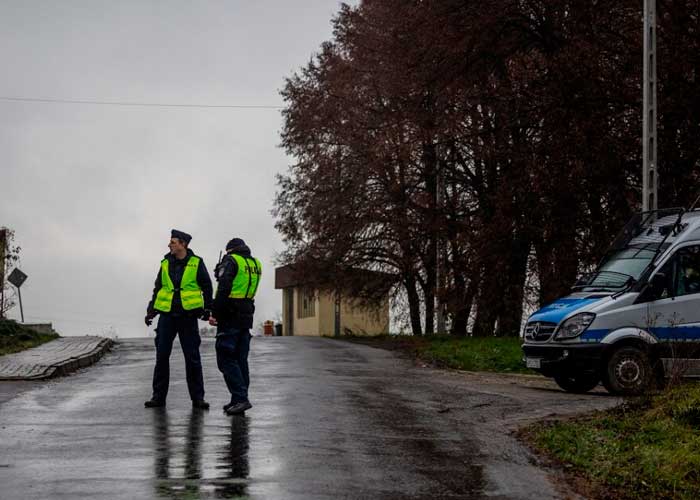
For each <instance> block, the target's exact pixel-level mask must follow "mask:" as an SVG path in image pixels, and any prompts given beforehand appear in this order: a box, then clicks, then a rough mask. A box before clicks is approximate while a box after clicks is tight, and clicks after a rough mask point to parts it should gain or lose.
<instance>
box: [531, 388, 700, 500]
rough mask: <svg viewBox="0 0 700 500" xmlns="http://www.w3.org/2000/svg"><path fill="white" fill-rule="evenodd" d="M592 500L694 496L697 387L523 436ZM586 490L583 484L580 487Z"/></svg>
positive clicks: (698, 447) (699, 415) (699, 453)
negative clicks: (563, 471)
mask: <svg viewBox="0 0 700 500" xmlns="http://www.w3.org/2000/svg"><path fill="white" fill-rule="evenodd" d="M521 436H522V437H523V438H524V439H525V441H527V442H528V443H529V444H530V445H531V446H533V447H534V448H535V449H536V450H537V451H539V452H540V453H542V454H544V455H545V456H547V457H549V458H550V459H553V461H554V462H555V463H558V464H560V465H562V466H563V467H564V468H565V469H566V471H567V472H569V473H570V477H571V479H572V483H573V484H574V486H577V487H578V489H579V490H581V493H583V494H585V495H586V496H589V497H593V498H602V499H608V498H619V499H648V498H674V499H683V500H685V499H687V500H690V499H697V498H700V384H699V383H686V384H682V385H680V386H677V387H674V388H672V389H669V390H667V391H666V392H664V393H662V394H658V395H650V396H645V397H642V398H640V399H635V400H629V401H628V402H626V403H625V404H623V405H622V406H620V407H617V408H614V409H612V410H607V411H604V412H597V413H594V414H592V415H588V416H585V417H578V418H575V419H571V420H565V421H556V422H547V423H544V424H543V423H542V422H539V423H537V424H536V425H531V426H529V427H527V428H526V429H524V430H523V431H522V432H521ZM584 485H585V486H584Z"/></svg>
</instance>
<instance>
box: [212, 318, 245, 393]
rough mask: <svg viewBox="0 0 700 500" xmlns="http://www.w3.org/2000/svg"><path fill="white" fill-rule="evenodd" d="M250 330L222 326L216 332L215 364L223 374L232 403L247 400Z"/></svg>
mask: <svg viewBox="0 0 700 500" xmlns="http://www.w3.org/2000/svg"><path fill="white" fill-rule="evenodd" d="M249 351H250V331H249V330H248V329H241V328H234V327H224V328H219V331H218V332H217V333H216V365H217V366H218V367H219V371H220V372H221V373H222V374H223V375H224V381H225V382H226V387H228V390H229V392H230V393H231V402H232V403H243V402H244V401H248V387H249V386H250V373H249V371H248V352H249Z"/></svg>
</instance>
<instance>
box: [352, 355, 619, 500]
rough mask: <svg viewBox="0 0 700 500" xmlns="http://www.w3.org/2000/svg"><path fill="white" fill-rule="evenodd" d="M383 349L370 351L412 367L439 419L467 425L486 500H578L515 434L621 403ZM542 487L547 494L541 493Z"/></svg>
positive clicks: (540, 380) (600, 392) (532, 378)
mask: <svg viewBox="0 0 700 500" xmlns="http://www.w3.org/2000/svg"><path fill="white" fill-rule="evenodd" d="M357 343H359V344H362V345H367V346H371V344H370V343H365V342H357ZM372 347H374V346H372ZM387 347H388V349H385V348H384V347H382V346H376V348H378V349H380V350H389V351H391V352H392V354H393V355H394V356H396V357H398V358H402V359H404V360H405V361H406V362H408V363H412V364H413V366H414V370H419V371H420V372H422V373H421V375H422V377H425V378H426V379H427V380H429V381H430V385H431V386H433V387H434V392H433V394H432V395H431V396H427V397H428V399H429V400H430V401H431V404H433V405H434V406H435V408H436V411H438V412H439V413H441V414H442V415H441V416H444V417H446V418H447V419H448V420H451V421H452V423H453V425H454V426H457V427H459V426H464V425H470V426H472V429H471V430H472V433H473V436H474V437H475V438H476V441H477V442H478V443H479V449H480V450H481V456H480V458H479V461H480V462H481V465H482V466H483V471H484V476H485V477H484V479H485V483H486V485H485V491H484V493H485V494H486V496H487V497H493V498H572V499H574V498H581V497H580V496H579V495H577V494H576V493H575V492H574V490H573V488H570V487H569V486H568V484H567V481H568V479H567V478H566V477H565V476H564V475H563V474H562V473H561V472H560V471H559V470H558V469H556V468H552V467H550V466H549V464H547V463H545V462H544V461H543V460H542V459H541V458H539V457H538V456H536V455H535V454H534V453H533V452H531V450H530V449H529V448H528V446H527V445H526V444H524V443H523V442H522V441H521V440H520V439H519V438H518V430H519V429H520V428H522V427H523V426H525V425H528V424H533V423H535V424H536V422H539V421H544V420H551V419H555V418H567V417H572V416H576V415H581V414H585V413H588V412H593V411H597V410H605V409H608V408H612V407H614V406H617V405H619V404H620V403H621V402H622V399H620V398H618V397H614V396H611V395H610V394H609V393H608V392H607V391H605V389H603V387H602V386H598V387H597V388H596V389H594V390H593V391H591V392H589V393H587V394H570V393H566V392H564V391H562V390H561V389H560V388H559V387H558V386H557V385H556V383H554V382H553V381H552V380H551V379H547V378H545V377H542V376H539V375H519V374H501V373H488V372H465V371H459V370H450V369H438V368H433V367H431V366H428V365H427V364H426V363H424V362H422V361H421V360H419V359H416V358H414V357H413V356H411V355H410V354H407V353H406V352H404V351H402V350H401V349H396V348H395V344H391V345H390V347H389V346H387ZM543 484H549V485H550V486H551V489H549V490H548V491H542V490H541V488H542V485H543ZM524 485H531V488H532V489H530V490H528V488H527V486H524Z"/></svg>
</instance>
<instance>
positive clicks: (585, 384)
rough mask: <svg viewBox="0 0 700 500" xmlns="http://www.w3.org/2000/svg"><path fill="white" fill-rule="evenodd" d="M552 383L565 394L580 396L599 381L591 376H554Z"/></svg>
mask: <svg viewBox="0 0 700 500" xmlns="http://www.w3.org/2000/svg"><path fill="white" fill-rule="evenodd" d="M554 381H555V382H556V383H557V385H558V386H559V387H561V388H562V389H564V390H565V391H566V392H574V393H577V394H582V393H584V392H588V391H590V390H591V389H593V388H594V387H595V386H596V385H598V382H599V381H600V380H599V378H598V377H595V376H593V375H555V376H554Z"/></svg>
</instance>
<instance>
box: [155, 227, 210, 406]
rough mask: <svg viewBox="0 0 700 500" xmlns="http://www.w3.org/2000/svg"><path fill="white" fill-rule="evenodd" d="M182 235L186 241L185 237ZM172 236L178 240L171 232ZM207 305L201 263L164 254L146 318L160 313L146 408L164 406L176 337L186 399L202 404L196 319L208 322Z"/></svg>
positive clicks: (207, 289)
mask: <svg viewBox="0 0 700 500" xmlns="http://www.w3.org/2000/svg"><path fill="white" fill-rule="evenodd" d="M180 234H185V233H180ZM185 236H187V237H188V238H189V235H186V234H185ZM173 237H179V236H176V232H175V231H173ZM181 239H183V238H181ZM185 241H189V240H188V239H186V240H185ZM211 302H212V283H211V279H210V278H209V273H208V272H207V268H206V266H205V265H204V261H203V260H202V259H201V258H199V257H197V256H196V255H195V254H194V253H193V252H192V250H189V249H188V250H187V255H186V256H185V258H184V259H176V258H175V256H174V255H172V254H167V255H165V257H164V258H163V261H162V262H161V268H160V270H159V271H158V275H157V276H156V280H155V287H154V289H153V296H152V298H151V301H150V302H149V304H148V312H147V316H146V321H147V323H148V321H149V318H153V317H155V316H156V315H157V314H160V317H159V318H158V326H157V327H156V338H155V345H156V366H155V369H154V370H153V396H152V399H151V401H150V402H147V404H146V405H147V406H159V404H158V403H162V404H165V399H166V397H167V395H168V386H169V382H170V353H171V351H172V348H173V342H174V340H175V336H179V338H180V346H181V347H182V352H183V355H184V357H185V374H186V378H187V389H188V390H189V393H190V398H191V399H192V401H193V403H195V404H200V403H204V380H203V377H202V361H201V358H200V355H199V345H200V343H201V339H200V337H199V327H198V325H197V318H202V319H205V320H206V319H208V317H209V310H210V309H211ZM149 403H150V404H149ZM204 404H206V403H204Z"/></svg>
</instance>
